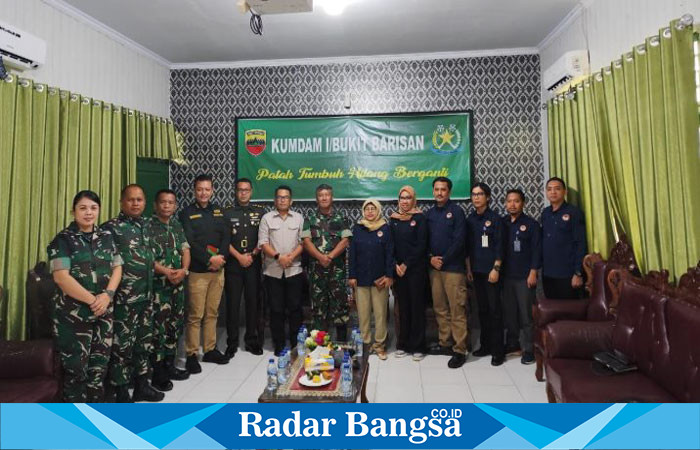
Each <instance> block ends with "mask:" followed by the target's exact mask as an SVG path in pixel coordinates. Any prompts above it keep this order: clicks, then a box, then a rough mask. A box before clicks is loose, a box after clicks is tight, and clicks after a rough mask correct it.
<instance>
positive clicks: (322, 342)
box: [300, 330, 340, 387]
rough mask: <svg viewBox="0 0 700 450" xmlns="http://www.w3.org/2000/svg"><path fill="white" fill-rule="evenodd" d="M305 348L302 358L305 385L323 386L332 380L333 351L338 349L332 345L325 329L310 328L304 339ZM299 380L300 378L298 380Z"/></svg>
mask: <svg viewBox="0 0 700 450" xmlns="http://www.w3.org/2000/svg"><path fill="white" fill-rule="evenodd" d="M304 345H305V346H306V349H307V354H306V357H305V358H304V372H305V374H306V380H305V381H307V382H305V383H303V384H304V385H306V386H310V387H315V386H325V385H326V384H329V383H330V382H331V381H333V374H334V371H335V365H336V361H335V358H334V355H333V353H334V352H336V351H338V350H340V347H337V346H334V345H333V343H332V342H331V337H330V335H329V334H328V333H327V332H326V331H319V330H312V331H311V333H310V335H309V337H307V338H306V340H305V341H304ZM300 382H301V380H300Z"/></svg>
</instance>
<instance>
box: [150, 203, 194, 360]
mask: <svg viewBox="0 0 700 450" xmlns="http://www.w3.org/2000/svg"><path fill="white" fill-rule="evenodd" d="M145 234H146V236H147V237H148V240H149V243H150V246H151V249H152V251H153V257H154V260H155V261H156V262H157V263H159V264H161V265H163V266H165V267H169V268H171V269H181V268H182V252H183V251H184V250H186V249H188V248H190V245H189V244H188V243H187V238H185V231H184V230H183V228H182V224H180V222H179V221H178V220H177V219H176V218H174V217H172V218H171V219H170V222H169V223H167V224H165V223H163V222H161V221H160V219H158V216H155V215H154V216H153V217H151V218H150V219H148V220H146V231H145ZM184 319H185V282H184V280H183V282H181V283H180V284H178V285H177V286H174V285H172V284H171V283H170V281H168V278H167V277H166V276H165V275H159V274H155V276H154V279H153V353H154V355H155V359H156V361H163V360H164V359H165V357H167V356H175V353H176V349H177V340H178V338H179V337H180V335H181V334H182V327H183V324H184Z"/></svg>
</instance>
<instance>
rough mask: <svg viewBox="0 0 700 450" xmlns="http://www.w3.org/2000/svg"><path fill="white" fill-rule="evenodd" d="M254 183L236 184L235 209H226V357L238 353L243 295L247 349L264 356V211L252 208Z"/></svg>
mask: <svg viewBox="0 0 700 450" xmlns="http://www.w3.org/2000/svg"><path fill="white" fill-rule="evenodd" d="M252 193H253V183H252V182H251V181H250V180H249V179H247V178H241V179H239V180H238V181H237V182H236V203H237V204H236V206H234V207H230V208H226V209H225V210H224V216H225V217H226V220H227V222H228V224H229V226H230V228H231V244H230V246H229V254H230V255H229V257H228V259H227V260H226V270H225V276H226V278H225V283H224V289H225V290H226V332H227V339H226V340H227V347H226V356H228V357H229V358H233V356H234V355H235V354H236V351H237V350H238V331H239V326H240V323H239V322H240V319H239V312H240V310H241V295H243V294H245V335H244V336H243V340H244V341H245V350H246V351H247V352H250V353H252V354H254V355H262V354H263V350H262V339H261V338H262V336H261V333H259V331H260V329H259V326H258V325H259V324H258V320H259V318H260V317H261V315H262V301H261V298H260V287H261V273H260V272H261V270H262V264H261V263H262V260H261V258H260V249H259V248H258V227H259V226H260V219H261V218H262V216H263V214H265V210H264V209H263V208H261V207H260V206H256V205H251V204H250V197H251V195H252Z"/></svg>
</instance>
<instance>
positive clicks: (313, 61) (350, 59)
mask: <svg viewBox="0 0 700 450" xmlns="http://www.w3.org/2000/svg"><path fill="white" fill-rule="evenodd" d="M536 54H539V50H538V48H536V47H518V48H497V49H491V50H470V51H461V52H435V53H404V54H395V55H368V56H340V57H327V58H297V59H258V60H249V61H211V62H207V61H202V62H192V63H175V64H171V65H170V69H171V70H181V69H238V68H244V67H274V66H300V65H322V64H352V63H369V62H387V61H425V60H431V59H457V58H478V57H485V56H512V55H536Z"/></svg>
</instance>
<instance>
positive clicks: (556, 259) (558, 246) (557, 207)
mask: <svg viewBox="0 0 700 450" xmlns="http://www.w3.org/2000/svg"><path fill="white" fill-rule="evenodd" d="M546 186H547V187H546V189H547V200H549V203H550V206H548V207H546V208H545V209H544V210H543V211H542V218H541V223H542V284H543V288H544V295H545V296H546V297H548V298H559V299H567V298H580V297H581V295H582V294H583V292H582V290H581V287H582V286H583V276H582V269H583V257H584V256H585V255H586V225H585V221H584V218H583V212H582V211H581V210H580V209H578V208H577V207H575V206H573V205H571V204H569V203H567V202H566V200H565V199H566V183H564V180H562V179H561V178H558V177H552V178H550V179H549V180H548V181H547V185H546Z"/></svg>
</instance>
